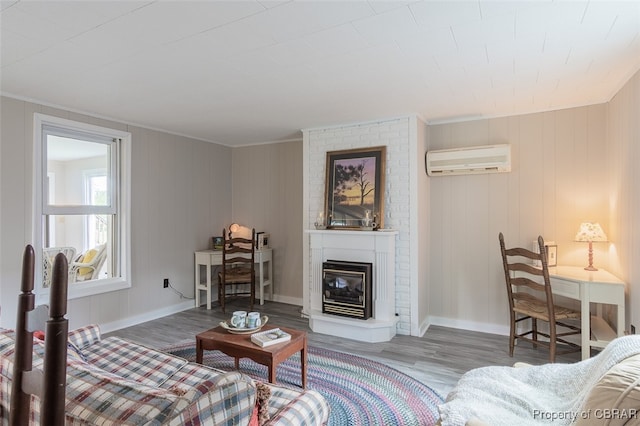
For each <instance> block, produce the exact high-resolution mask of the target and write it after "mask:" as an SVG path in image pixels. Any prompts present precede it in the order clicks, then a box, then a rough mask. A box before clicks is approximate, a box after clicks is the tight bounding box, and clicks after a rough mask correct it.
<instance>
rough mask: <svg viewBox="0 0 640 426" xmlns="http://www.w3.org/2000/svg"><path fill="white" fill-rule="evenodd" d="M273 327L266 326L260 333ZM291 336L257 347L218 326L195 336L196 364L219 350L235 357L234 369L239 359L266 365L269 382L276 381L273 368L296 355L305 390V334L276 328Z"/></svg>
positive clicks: (248, 339)
mask: <svg viewBox="0 0 640 426" xmlns="http://www.w3.org/2000/svg"><path fill="white" fill-rule="evenodd" d="M274 328H276V326H273V325H267V326H265V327H264V328H263V329H262V330H265V331H266V330H271V329H274ZM278 328H280V329H281V330H283V331H286V332H287V333H289V334H291V340H290V341H288V342H282V343H278V344H275V345H272V346H268V347H266V348H261V347H260V346H258V345H256V344H255V343H253V342H252V341H251V336H250V335H248V334H231V333H229V332H227V331H226V330H225V329H224V328H222V327H220V326H218V327H215V328H212V329H211V330H207V331H204V332H202V333H200V334H198V335H196V362H197V363H199V364H202V358H203V354H204V351H205V350H209V351H213V350H219V351H221V352H223V353H225V354H227V355H229V356H232V357H234V358H235V366H236V370H238V369H239V367H240V358H249V359H252V360H254V361H255V362H257V363H258V364H262V365H265V366H267V369H268V371H269V383H275V382H276V368H277V367H278V364H280V363H281V362H282V361H284V360H286V359H288V358H289V357H290V356H291V355H293V354H295V353H297V352H300V375H301V376H302V377H301V378H302V388H303V389H306V388H307V332H306V331H303V330H294V329H293V328H286V327H278Z"/></svg>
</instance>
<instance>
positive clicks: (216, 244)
mask: <svg viewBox="0 0 640 426" xmlns="http://www.w3.org/2000/svg"><path fill="white" fill-rule="evenodd" d="M211 241H212V243H213V249H214V250H222V246H223V245H224V237H211Z"/></svg>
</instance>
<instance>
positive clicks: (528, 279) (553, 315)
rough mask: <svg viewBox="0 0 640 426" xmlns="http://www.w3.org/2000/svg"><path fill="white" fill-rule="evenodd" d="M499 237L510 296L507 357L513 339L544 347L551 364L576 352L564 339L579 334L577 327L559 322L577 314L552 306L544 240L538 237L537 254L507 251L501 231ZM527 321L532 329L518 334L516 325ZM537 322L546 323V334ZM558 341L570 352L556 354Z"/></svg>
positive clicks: (514, 249) (578, 348)
mask: <svg viewBox="0 0 640 426" xmlns="http://www.w3.org/2000/svg"><path fill="white" fill-rule="evenodd" d="M498 238H499V240H500V251H501V253H502V264H503V267H504V277H505V282H506V285H507V294H508V296H509V315H510V318H511V321H510V326H511V327H510V333H509V355H510V356H513V349H514V346H515V341H516V339H523V340H526V341H529V342H531V343H532V344H533V346H534V347H537V345H543V346H547V347H548V348H549V360H550V361H551V362H555V359H556V354H558V355H560V354H564V353H569V352H576V351H579V350H580V346H579V345H577V344H575V343H573V342H569V341H567V340H565V339H564V337H566V336H570V335H574V334H580V328H578V327H576V326H574V325H572V324H568V323H566V322H561V320H566V319H579V318H580V312H577V311H574V310H572V309H569V308H565V307H561V306H557V305H555V304H554V302H553V293H552V291H551V281H550V279H549V266H548V263H547V254H546V248H545V245H544V240H543V238H542V237H541V236H539V237H538V246H539V249H540V250H539V251H540V252H539V253H534V252H532V251H531V250H527V249H525V248H519V247H516V248H509V249H507V248H505V243H504V236H503V235H502V232H501V233H500V235H499V237H498ZM534 261H537V262H536V263H537V264H540V265H541V267H535V266H534V265H533V263H534ZM527 319H531V329H530V330H527V331H524V332H521V333H518V332H517V327H518V324H519V323H520V322H522V321H525V320H527ZM538 320H542V321H545V322H547V323H549V333H544V332H541V331H540V330H538V323H537V321H538ZM558 326H562V327H565V328H568V329H570V330H571V331H567V332H564V333H558V332H557V330H556V328H557V327H558ZM529 336H530V337H529ZM538 336H544V337H546V338H548V339H549V341H548V342H546V341H541V340H538ZM557 342H561V343H564V344H566V345H568V346H569V349H567V350H565V351H562V352H557V350H556V343H557Z"/></svg>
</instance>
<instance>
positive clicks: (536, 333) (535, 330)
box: [531, 318, 538, 349]
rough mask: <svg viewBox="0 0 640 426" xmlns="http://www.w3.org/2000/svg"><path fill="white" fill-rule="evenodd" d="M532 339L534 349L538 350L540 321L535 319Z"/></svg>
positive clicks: (533, 319)
mask: <svg viewBox="0 0 640 426" xmlns="http://www.w3.org/2000/svg"><path fill="white" fill-rule="evenodd" d="M531 331H532V333H531V338H532V339H533V347H534V348H536V349H537V348H538V344H537V343H536V342H537V341H538V320H537V319H535V318H531Z"/></svg>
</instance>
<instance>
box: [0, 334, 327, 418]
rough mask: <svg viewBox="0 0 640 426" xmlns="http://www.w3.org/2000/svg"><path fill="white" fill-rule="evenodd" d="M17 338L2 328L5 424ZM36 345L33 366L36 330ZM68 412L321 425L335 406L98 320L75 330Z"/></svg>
mask: <svg viewBox="0 0 640 426" xmlns="http://www.w3.org/2000/svg"><path fill="white" fill-rule="evenodd" d="M45 338H46V336H45ZM14 346H15V333H14V332H13V331H10V330H1V331H0V419H2V424H3V425H4V424H8V417H9V410H10V408H9V401H10V393H11V380H12V376H13V361H12V360H13V353H14ZM33 352H34V357H33V367H34V369H38V368H41V367H42V362H43V355H44V344H43V342H42V341H39V340H38V339H36V338H34V350H33ZM258 389H260V392H258ZM258 394H260V395H261V397H260V398H258ZM265 394H266V397H262V396H263V395H265ZM39 410H40V401H39V398H38V397H37V396H32V398H31V415H30V421H31V422H32V423H33V424H39V421H40V411H39ZM65 415H66V420H65V421H66V424H67V425H94V424H101V425H109V424H112V425H127V424H131V425H133V424H136V425H142V424H144V425H165V424H166V425H189V424H191V425H195V424H197V425H222V424H225V425H227V424H228V425H231V424H233V425H248V424H268V425H281V424H287V425H291V424H296V425H321V424H325V423H326V422H327V418H328V415H329V407H328V405H327V403H326V401H325V400H324V398H323V397H322V396H321V395H320V394H319V393H317V392H315V391H313V390H306V391H303V390H293V389H287V388H282V387H278V386H273V385H265V384H261V383H257V382H255V381H254V380H252V379H251V378H249V377H248V376H245V375H243V374H241V373H239V372H222V371H219V370H215V369H212V368H209V367H206V366H202V365H199V364H195V363H191V362H187V361H186V360H184V359H182V358H179V357H176V356H173V355H170V354H166V353H163V352H160V351H157V350H155V349H151V348H148V347H145V346H142V345H139V344H136V343H133V342H130V341H128V340H124V339H121V338H118V337H108V338H105V339H102V338H101V336H100V329H99V328H98V326H95V325H91V326H87V327H84V328H80V329H77V330H74V331H72V332H70V333H69V339H68V349H67V388H66V406H65ZM250 422H251V423H250Z"/></svg>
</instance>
